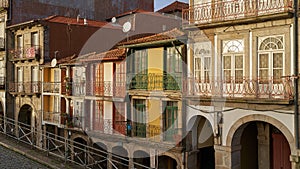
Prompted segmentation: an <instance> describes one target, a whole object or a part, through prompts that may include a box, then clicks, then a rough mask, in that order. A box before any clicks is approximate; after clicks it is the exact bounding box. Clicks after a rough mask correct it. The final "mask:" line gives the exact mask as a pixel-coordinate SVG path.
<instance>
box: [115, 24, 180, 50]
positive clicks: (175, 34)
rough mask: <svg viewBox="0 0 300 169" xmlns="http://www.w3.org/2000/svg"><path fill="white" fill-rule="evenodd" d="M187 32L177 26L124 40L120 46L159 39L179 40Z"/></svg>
mask: <svg viewBox="0 0 300 169" xmlns="http://www.w3.org/2000/svg"><path fill="white" fill-rule="evenodd" d="M184 35H185V33H184V32H182V31H181V30H179V29H177V28H175V29H172V30H170V31H167V32H163V33H159V34H155V35H151V36H147V37H143V38H138V39H134V40H130V41H127V42H122V43H120V44H119V46H122V45H125V46H126V45H133V44H143V43H148V42H157V41H164V40H177V38H179V37H182V36H184Z"/></svg>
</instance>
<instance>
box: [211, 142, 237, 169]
mask: <svg viewBox="0 0 300 169" xmlns="http://www.w3.org/2000/svg"><path fill="white" fill-rule="evenodd" d="M214 148H215V166H216V169H238V168H240V161H241V160H240V150H241V146H235V147H234V148H231V147H227V146H219V145H215V146H214Z"/></svg>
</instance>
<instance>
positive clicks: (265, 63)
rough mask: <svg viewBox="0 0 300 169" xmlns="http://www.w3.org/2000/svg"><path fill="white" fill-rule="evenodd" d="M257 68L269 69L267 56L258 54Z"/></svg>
mask: <svg viewBox="0 0 300 169" xmlns="http://www.w3.org/2000/svg"><path fill="white" fill-rule="evenodd" d="M259 68H269V56H268V54H260V55H259Z"/></svg>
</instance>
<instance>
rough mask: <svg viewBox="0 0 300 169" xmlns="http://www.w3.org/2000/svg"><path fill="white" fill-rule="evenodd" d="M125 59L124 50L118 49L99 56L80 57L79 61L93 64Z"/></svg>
mask: <svg viewBox="0 0 300 169" xmlns="http://www.w3.org/2000/svg"><path fill="white" fill-rule="evenodd" d="M125 57H126V49H125V48H122V49H121V48H120V49H119V48H118V49H113V50H110V51H107V52H102V53H99V54H94V55H90V56H88V57H84V58H82V57H80V58H79V60H80V61H82V62H94V61H109V60H120V59H124V58H125Z"/></svg>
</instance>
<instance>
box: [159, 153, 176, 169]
mask: <svg viewBox="0 0 300 169" xmlns="http://www.w3.org/2000/svg"><path fill="white" fill-rule="evenodd" d="M176 168H177V162H176V160H175V159H173V158H171V157H169V156H165V155H163V156H159V157H158V169H176Z"/></svg>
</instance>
